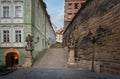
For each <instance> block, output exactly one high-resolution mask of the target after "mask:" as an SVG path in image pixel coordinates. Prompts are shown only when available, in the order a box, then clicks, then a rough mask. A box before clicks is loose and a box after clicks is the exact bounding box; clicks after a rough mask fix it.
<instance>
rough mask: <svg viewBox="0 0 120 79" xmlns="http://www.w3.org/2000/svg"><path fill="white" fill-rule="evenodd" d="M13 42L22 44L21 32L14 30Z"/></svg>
mask: <svg viewBox="0 0 120 79" xmlns="http://www.w3.org/2000/svg"><path fill="white" fill-rule="evenodd" d="M15 42H22V33H21V30H15Z"/></svg>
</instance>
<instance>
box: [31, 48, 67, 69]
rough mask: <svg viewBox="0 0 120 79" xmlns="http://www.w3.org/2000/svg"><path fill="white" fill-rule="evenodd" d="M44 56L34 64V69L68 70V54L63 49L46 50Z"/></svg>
mask: <svg viewBox="0 0 120 79" xmlns="http://www.w3.org/2000/svg"><path fill="white" fill-rule="evenodd" d="M44 53H45V54H44V56H42V57H39V58H38V59H37V60H36V61H35V62H34V63H33V67H34V68H67V59H68V56H67V53H66V52H65V50H64V49H63V48H50V49H46V51H45V52H44Z"/></svg>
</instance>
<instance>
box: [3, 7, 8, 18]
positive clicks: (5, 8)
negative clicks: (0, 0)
mask: <svg viewBox="0 0 120 79" xmlns="http://www.w3.org/2000/svg"><path fill="white" fill-rule="evenodd" d="M3 17H5V18H6V17H9V6H3Z"/></svg>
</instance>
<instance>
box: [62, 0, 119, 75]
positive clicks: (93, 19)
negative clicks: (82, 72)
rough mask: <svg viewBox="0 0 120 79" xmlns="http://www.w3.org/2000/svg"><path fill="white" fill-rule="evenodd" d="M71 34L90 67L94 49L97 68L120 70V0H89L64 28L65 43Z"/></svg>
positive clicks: (79, 56) (103, 70) (113, 72)
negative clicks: (93, 41) (93, 40)
mask: <svg viewBox="0 0 120 79" xmlns="http://www.w3.org/2000/svg"><path fill="white" fill-rule="evenodd" d="M70 35H73V36H74V43H75V45H76V49H75V50H76V55H75V56H76V58H80V60H81V61H80V62H81V63H83V62H82V61H87V62H86V63H84V65H86V67H87V68H89V69H90V67H88V65H91V59H92V51H93V50H94V61H95V62H97V64H95V65H97V66H98V65H99V67H100V68H98V69H99V70H97V71H100V72H108V73H112V74H120V64H119V63H120V0H111V1H109V0H88V1H87V2H86V3H85V4H83V7H82V8H81V9H80V10H79V12H78V13H77V15H76V16H75V17H74V19H73V20H72V22H71V23H70V25H69V26H68V27H67V29H66V30H65V31H64V39H63V45H64V46H68V45H69V38H70ZM93 37H94V38H95V44H94V47H93V48H92V46H93V43H92V41H91V39H93ZM88 61H89V62H88Z"/></svg>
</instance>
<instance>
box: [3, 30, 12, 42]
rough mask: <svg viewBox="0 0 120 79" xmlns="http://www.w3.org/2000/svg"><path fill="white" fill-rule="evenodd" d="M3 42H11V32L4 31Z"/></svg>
mask: <svg viewBox="0 0 120 79" xmlns="http://www.w3.org/2000/svg"><path fill="white" fill-rule="evenodd" d="M3 42H10V35H9V30H3Z"/></svg>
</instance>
